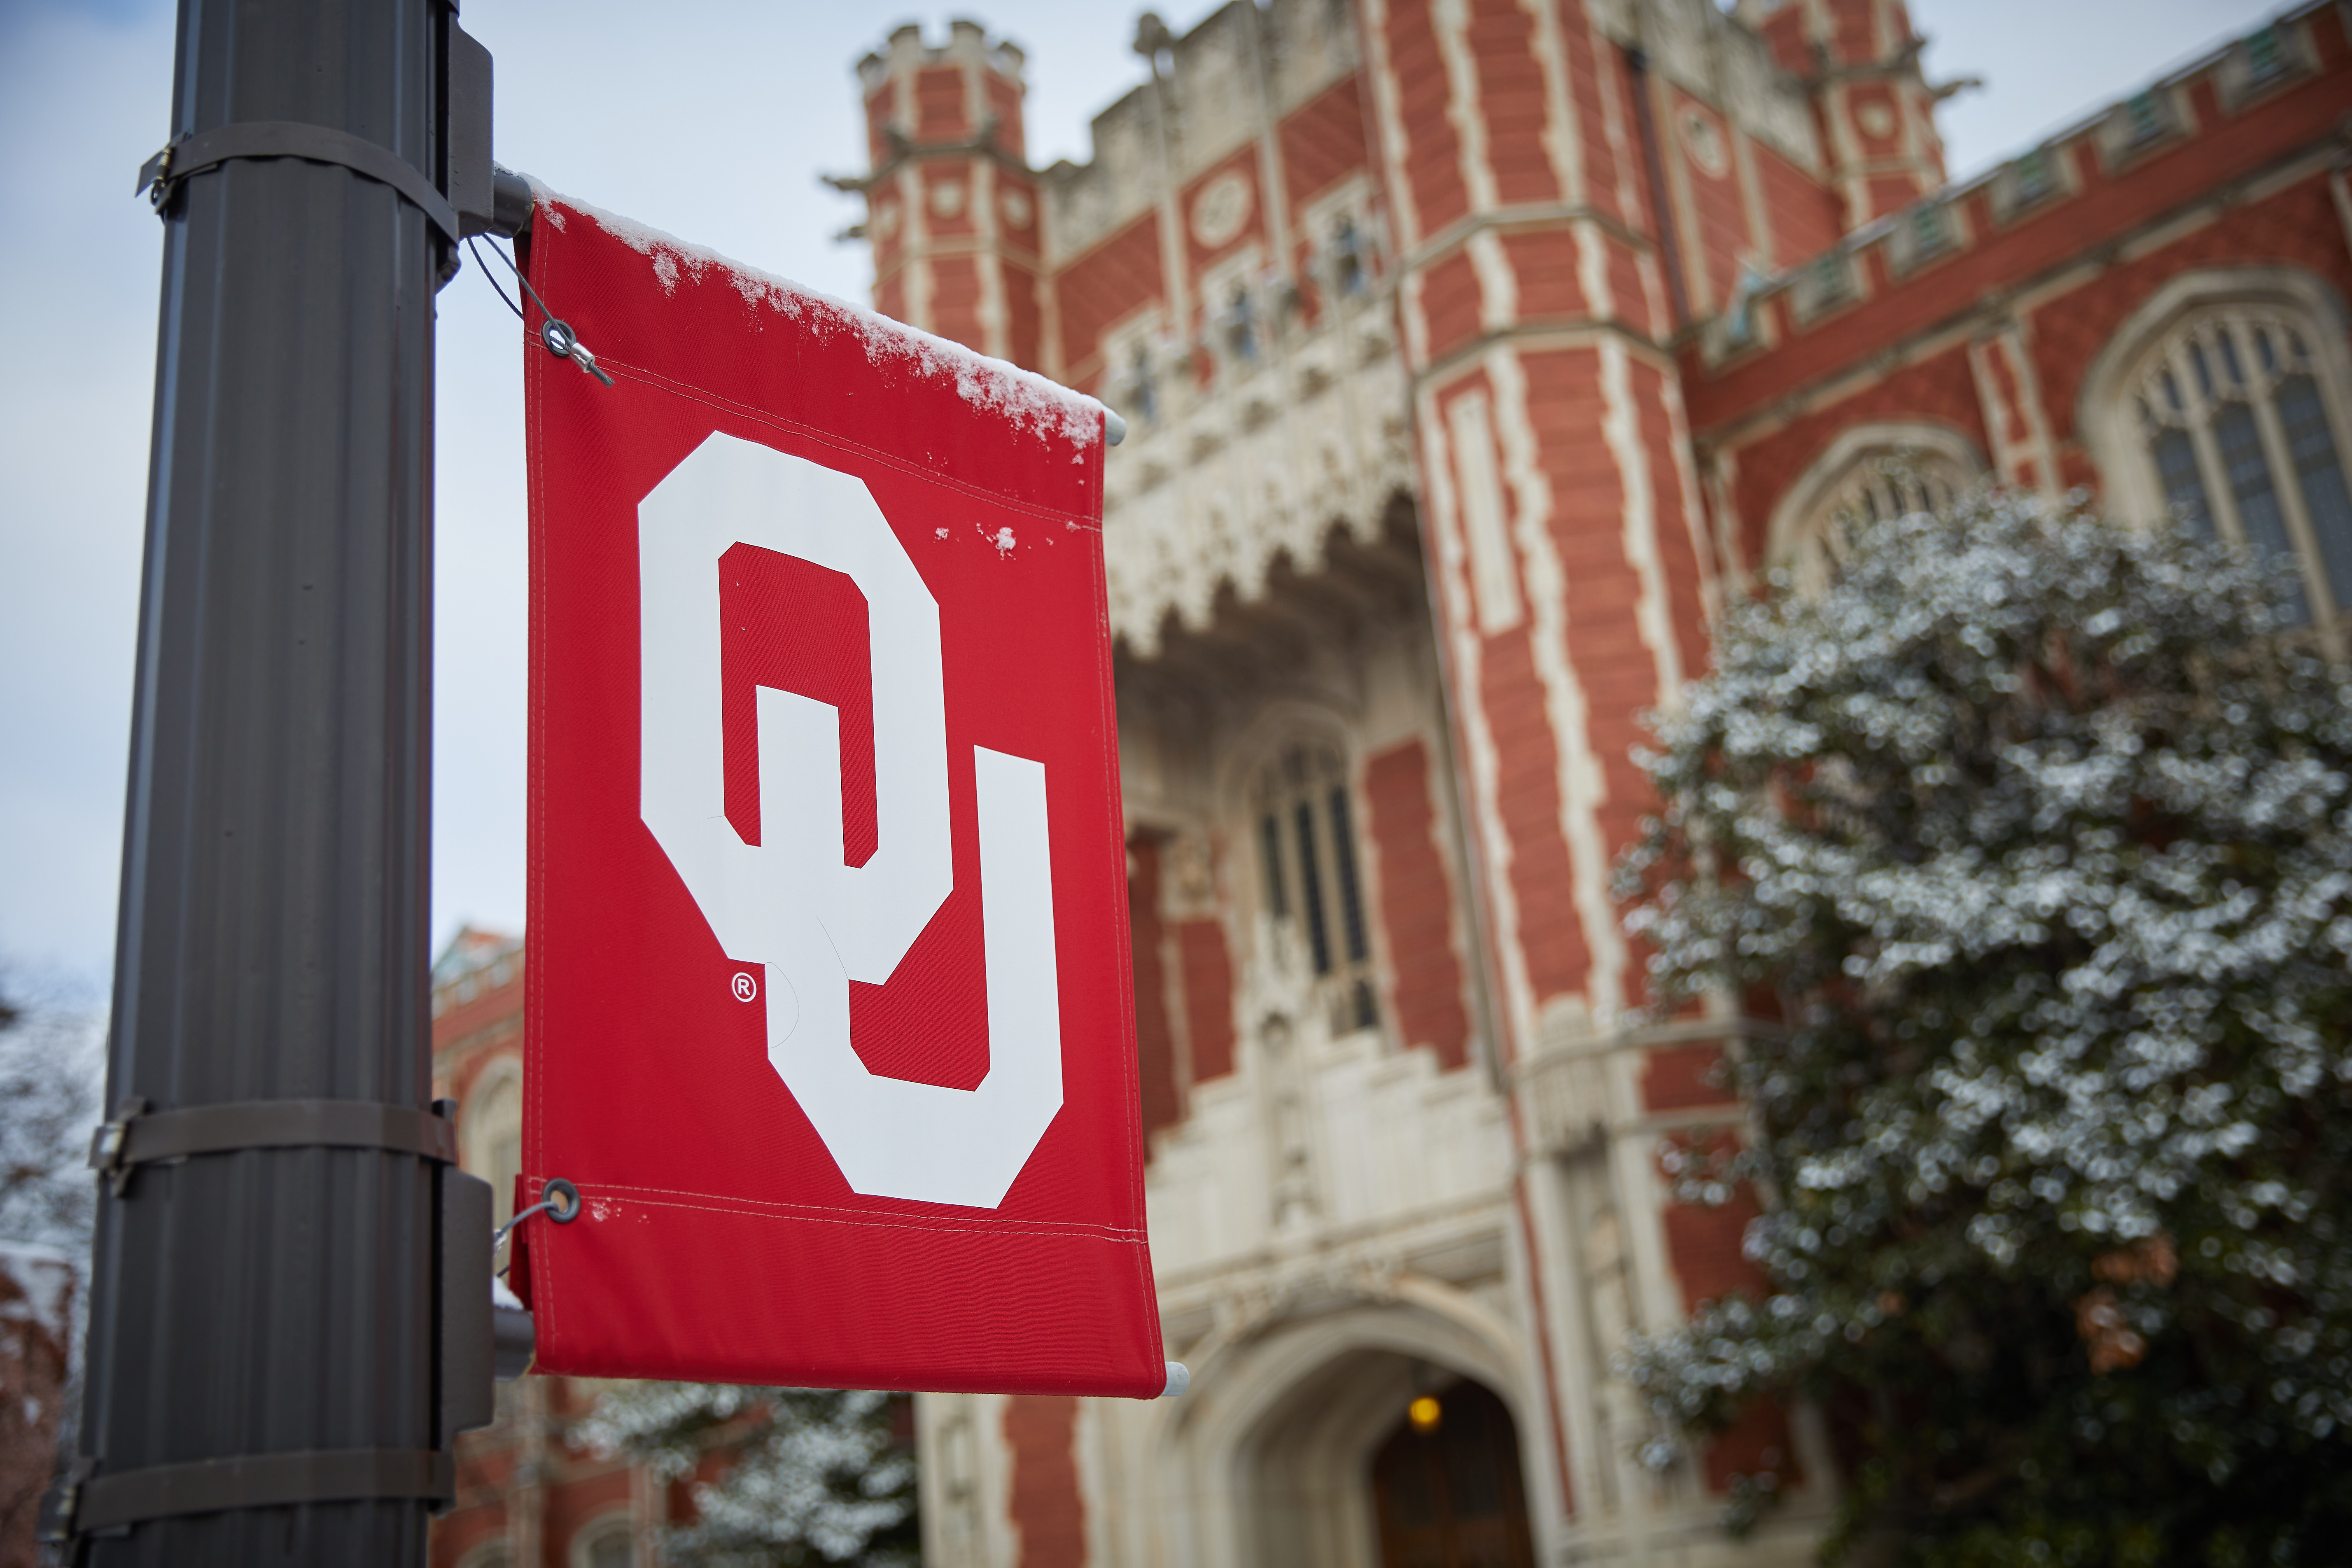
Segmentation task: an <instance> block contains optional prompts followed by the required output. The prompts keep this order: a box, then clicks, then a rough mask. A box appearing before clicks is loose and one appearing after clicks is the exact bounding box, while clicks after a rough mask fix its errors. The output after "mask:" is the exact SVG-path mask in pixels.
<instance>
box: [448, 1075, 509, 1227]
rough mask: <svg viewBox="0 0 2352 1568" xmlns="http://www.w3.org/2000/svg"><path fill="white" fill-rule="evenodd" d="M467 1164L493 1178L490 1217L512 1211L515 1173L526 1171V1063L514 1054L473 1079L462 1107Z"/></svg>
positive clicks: (495, 1219)
mask: <svg viewBox="0 0 2352 1568" xmlns="http://www.w3.org/2000/svg"><path fill="white" fill-rule="evenodd" d="M457 1127H458V1131H459V1134H460V1135H461V1136H462V1138H463V1139H464V1141H465V1149H464V1153H465V1156H466V1168H467V1170H468V1171H470V1172H472V1173H474V1174H475V1175H477V1176H479V1177H481V1178H482V1180H484V1181H486V1182H488V1183H489V1184H490V1213H491V1223H492V1224H494V1225H504V1224H506V1222H507V1220H508V1219H509V1217H510V1216H511V1215H513V1213H514V1187H515V1178H516V1177H517V1176H519V1175H520V1174H521V1173H522V1067H521V1064H520V1063H519V1062H517V1061H515V1060H514V1059H513V1058H506V1059H504V1060H500V1061H497V1062H493V1063H491V1064H490V1066H489V1067H488V1068H484V1069H483V1072H482V1076H481V1077H480V1078H479V1079H476V1080H475V1083H474V1088H473V1091H472V1092H471V1093H469V1094H468V1095H467V1097H466V1103H465V1105H464V1106H463V1107H462V1108H461V1109H460V1110H459V1111H458V1119H457Z"/></svg>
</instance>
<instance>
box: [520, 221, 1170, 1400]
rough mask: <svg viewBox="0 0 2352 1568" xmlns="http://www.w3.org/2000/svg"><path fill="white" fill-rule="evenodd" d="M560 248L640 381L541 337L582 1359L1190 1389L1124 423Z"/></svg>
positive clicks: (546, 606)
mask: <svg viewBox="0 0 2352 1568" xmlns="http://www.w3.org/2000/svg"><path fill="white" fill-rule="evenodd" d="M524 248H525V250H526V256H525V258H524V266H525V270H526V273H527V275H528V276H529V278H530V281H531V284H532V286H533V288H534V289H536V290H537V293H538V297H539V298H540V299H541V300H545V301H547V304H548V306H549V308H551V309H552V310H556V311H558V312H561V313H562V316H563V317H564V319H565V320H566V321H569V322H570V324H571V325H572V327H573V328H574V329H576V330H577V332H578V335H579V338H580V339H581V340H582V341H583V342H585V343H588V344H590V345H593V348H594V350H595V353H596V361H597V363H598V364H599V365H600V366H602V368H603V369H604V371H606V372H607V373H608V374H610V375H611V376H612V378H613V384H612V385H611V386H610V387H607V386H605V385H603V384H600V382H599V381H598V380H597V379H594V378H592V377H590V376H588V375H586V374H582V373H581V371H580V370H579V369H577V368H575V366H574V365H572V364H571V363H566V362H564V361H563V360H561V359H558V358H555V357H553V356H552V355H551V354H550V353H547V352H545V351H543V350H542V349H541V347H540V346H539V340H538V339H537V338H536V337H533V339H532V340H531V342H532V347H530V349H529V350H527V351H526V353H527V359H526V362H525V363H526V366H527V368H526V370H525V374H524V384H525V398H526V405H527V416H528V424H529V445H530V535H531V654H530V658H531V690H530V949H529V958H528V963H529V973H528V984H529V993H528V994H529V999H530V1001H529V1007H528V1009H527V1013H526V1019H527V1023H526V1029H527V1037H526V1042H525V1051H526V1057H525V1060H526V1068H527V1078H526V1082H527V1085H528V1093H527V1095H526V1099H525V1105H524V1114H523V1175H522V1177H521V1180H520V1190H519V1194H518V1199H517V1207H518V1209H519V1210H520V1208H522V1207H525V1206H528V1205H530V1204H533V1203H536V1202H538V1201H539V1200H540V1199H541V1196H542V1195H543V1194H544V1193H545V1191H546V1190H547V1187H548V1184H550V1183H551V1182H555V1181H558V1180H562V1181H567V1182H570V1183H571V1184H572V1185H573V1186H574V1187H576V1189H577V1191H578V1194H579V1198H580V1201H579V1203H578V1204H577V1205H576V1206H575V1207H574V1211H573V1212H574V1215H575V1217H573V1218H572V1219H569V1220H567V1221H565V1222H563V1223H560V1224H559V1223H554V1221H553V1220H552V1218H551V1217H534V1218H533V1219H531V1220H530V1221H529V1222H527V1223H526V1224H525V1225H523V1226H520V1227H519V1229H518V1231H517V1233H516V1235H517V1241H518V1245H517V1255H516V1258H515V1264H514V1268H513V1276H514V1284H515V1288H516V1289H517V1291H518V1292H519V1293H520V1295H521V1296H522V1297H523V1299H524V1300H526V1301H527V1302H528V1303H530V1306H531V1308H532V1310H533V1313H534V1316H535V1319H536V1327H537V1332H538V1363H537V1364H538V1367H539V1369H540V1370H541V1371H543V1372H551V1373H572V1374H577V1375H583V1376H601V1377H665V1378H682V1379H693V1380H699V1381H709V1382H727V1383H761V1384H793V1385H799V1386H804V1387H856V1388H914V1389H940V1390H968V1391H981V1392H988V1391H1003V1392H1037V1393H1066V1394H1129V1395H1135V1396H1139V1397H1150V1396H1153V1395H1157V1394H1161V1393H1163V1392H1164V1391H1166V1390H1167V1389H1168V1388H1169V1387H1170V1386H1171V1383H1181V1373H1179V1372H1176V1371H1175V1370H1174V1369H1171V1367H1170V1366H1169V1365H1168V1363H1165V1362H1164V1361H1163V1360H1162V1359H1161V1355H1162V1352H1161V1347H1160V1323H1159V1311H1158V1306H1157V1302H1156V1300H1155V1298H1154V1294H1153V1289H1152V1279H1151V1262H1150V1251H1149V1248H1148V1247H1147V1245H1146V1241H1145V1237H1144V1213H1143V1174H1142V1164H1143V1162H1142V1147H1141V1137H1140V1129H1139V1110H1138V1095H1137V1088H1136V1076H1135V1065H1134V1064H1135V1016H1134V1005H1133V996H1132V990H1131V981H1130V976H1131V974H1132V973H1133V971H1132V969H1131V967H1130V963H1129V952H1128V927H1127V885H1126V867H1127V858H1126V846H1125V842H1124V835H1123V830H1122V826H1121V817H1120V806H1119V795H1118V739H1117V732H1116V729H1115V725H1114V718H1113V710H1112V696H1111V674H1110V640H1109V621H1108V615H1107V611H1106V606H1105V601H1104V586H1103V567H1102V533H1101V519H1102V462H1103V434H1104V424H1105V416H1104V411H1103V408H1102V406H1101V405H1099V404H1097V403H1096V402H1094V401H1093V400H1092V399H1091V398H1087V397H1083V396H1080V395H1077V394H1076V393H1073V392H1070V391H1068V390H1066V389H1065V388H1062V387H1059V386H1056V385H1055V384H1053V383H1051V382H1048V381H1046V380H1045V379H1044V378H1042V377H1040V376H1036V375H1032V374H1029V373H1027V372H1025V371H1022V370H1018V369H1015V368H1014V367H1013V366H1011V365H1008V364H1004V363H1000V362H998V361H994V360H990V359H986V358H983V357H982V356H981V355H978V354H975V353H971V352H970V351H968V350H966V349H963V348H961V347H959V346H957V345H955V344H952V343H949V342H942V341H940V340H939V339H937V338H933V337H930V336H929V335H928V334H926V333H922V332H919V331H912V330H910V329H908V328H907V327H903V326H900V325H899V324H898V323H897V322H894V321H887V320H885V319H883V318H881V317H878V316H876V315H874V314H872V313H870V312H868V311H865V310H858V309H856V308H855V307H852V306H849V305H845V304H842V303H841V302H839V301H837V300H830V299H826V298H824V296H821V295H817V294H813V293H809V292H806V291H804V290H803V289H797V288H794V287H793V286H792V285H791V284H788V283H784V282H782V281H779V280H777V279H772V278H768V277H765V276H762V275H761V274H759V273H756V272H753V271H751V270H750V269H748V268H743V267H740V266H738V265H735V264H733V263H731V262H729V261H726V260H724V259H722V258H719V257H716V256H713V255H710V254H709V253H708V252H704V251H700V250H698V249H695V248H693V247H688V246H686V245H682V244H680V243H678V242H677V241H676V240H672V239H670V238H667V237H664V236H661V235H656V234H653V233H651V232H649V231H647V230H645V229H642V228H640V227H638V226H635V225H633V224H629V223H627V222H625V221H624V220H621V219H617V218H614V217H612V216H608V215H605V214H602V213H598V212H596V211H595V210H593V208H590V207H587V206H585V205H581V204H579V203H576V202H572V201H570V200H567V199H564V198H561V197H555V196H551V195H547V194H546V193H544V192H542V193H541V194H540V196H539V201H538V205H537V208H536V212H535V215H534V218H533V222H532V225H531V227H530V231H529V235H528V239H527V243H526V244H525V247H524ZM531 325H532V327H533V328H534V330H536V329H537V328H538V327H540V326H541V320H540V318H539V313H538V311H537V310H534V311H533V314H532V319H531Z"/></svg>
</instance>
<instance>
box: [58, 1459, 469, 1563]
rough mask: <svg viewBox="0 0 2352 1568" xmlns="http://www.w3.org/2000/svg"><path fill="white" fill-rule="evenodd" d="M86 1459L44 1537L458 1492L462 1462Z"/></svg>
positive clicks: (62, 1492) (67, 1538) (61, 1493)
mask: <svg viewBox="0 0 2352 1568" xmlns="http://www.w3.org/2000/svg"><path fill="white" fill-rule="evenodd" d="M95 1469H96V1466H95V1465H94V1464H93V1462H92V1461H90V1460H89V1459H87V1458H84V1459H81V1460H79V1461H78V1462H77V1463H76V1464H75V1467H74V1470H73V1473H72V1474H71V1475H69V1476H68V1477H67V1478H66V1481H65V1484H64V1485H63V1486H62V1487H60V1488H59V1489H58V1491H57V1492H56V1493H55V1494H53V1501H52V1503H51V1512H50V1516H49V1517H48V1518H47V1520H45V1521H43V1523H42V1528H41V1539H42V1540H44V1541H47V1542H52V1543H63V1542H71V1541H73V1540H74V1539H75V1538H76V1537H78V1536H83V1535H91V1534H95V1533H97V1532H99V1531H107V1530H121V1529H124V1528H126V1527H128V1526H130V1525H133V1524H138V1523H141V1522H142V1521H146V1520H151V1519H172V1518H176V1517H178V1516H180V1515H183V1514H194V1513H220V1512H223V1511H224V1510H228V1509H236V1508H281V1507H285V1506H287V1505H289V1504H293V1503H306V1502H350V1501H359V1500H367V1499H373V1498H399V1499H408V1498H432V1499H436V1500H447V1499H450V1498H454V1497H455V1496H456V1495H457V1463H456V1461H455V1460H454V1459H453V1458H451V1457H450V1456H449V1455H448V1454H446V1453H441V1452H437V1451H436V1450H434V1449H431V1448H414V1449H412V1448H303V1449H297V1450H295V1451H293V1452H290V1453H283V1454H241V1455H238V1456H236V1458H226V1459H200V1460H197V1461H196V1462H194V1463H193V1464H186V1465H152V1466H149V1467H148V1468H144V1469H137V1470H124V1471H121V1473H119V1474H116V1475H99V1474H95V1473H93V1472H94V1471H95Z"/></svg>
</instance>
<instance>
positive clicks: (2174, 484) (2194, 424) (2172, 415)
mask: <svg viewBox="0 0 2352 1568" xmlns="http://www.w3.org/2000/svg"><path fill="white" fill-rule="evenodd" d="M2346 321H2347V317H2346V313H2345V310H2344V305H2343V302H2342V301H2341V300H2339V299H2338V298H2337V297H2336V293H2335V291H2334V290H2333V289H2330V288H2328V287H2327V285H2326V284H2325V283H2323V282H2322V281H2320V280H2319V279H2317V278H2315V277H2314V276H2312V275H2311V274H2309V273H2307V272H2304V271H2302V270H2300V269H2298V268H2292V267H2231V268H2213V269H2211V270H2209V271H2203V272H2191V273H2187V274H2184V275H2182V276H2180V277H2178V278H2175V279H2171V280H2170V281H2169V282H2168V283H2166V284H2165V285H2164V287H2163V288H2161V289H2158V290H2157V291H2156V292H2155V293H2154V294H2153V295H2151V296H2150V297H2149V298H2148V300H2147V301H2146V302H2145V303H2144V304H2142V305H2141V306H2140V308H2139V309H2138V310H2136V311H2134V312H2133V314H2132V316H2131V319H2130V320H2128V321H2126V322H2125V323H2124V324H2123V326H2122V327H2120V328H2119V329H2118V330H2117V331H2116V334H2115V335H2114V337H2112V338H2110V339H2109V340H2108V342H2107V343H2106V346H2105V347H2104V348H2102V349H2101V350H2100V351H2099V353H2098V354H2097V355H2096V356H2095V358H2094V359H2093V360H2092V362H2091V364H2090V367H2089V370H2088V372H2087V373H2086V374H2085V375H2084V378H2083V392H2082V402H2081V405H2080V416H2081V423H2082V426H2083V428H2084V430H2085V431H2086V432H2087V433H2088V434H2089V436H2090V437H2091V441H2092V445H2093V448H2094V453H2095V456H2096V458H2098V463H2099V471H2100V476H2101V479H2102V480H2103V482H2104V483H2105V488H2106V490H2107V500H2108V504H2109V505H2110V506H2111V507H2113V508H2114V510H2116V512H2117V513H2118V514H2120V515H2121V516H2123V517H2126V518H2127V519H2129V520H2131V521H2134V522H2137V523H2141V524H2155V523H2158V522H2162V521H2167V520H2168V519H2170V518H2179V520H2180V521H2181V522H2182V524H2183V525H2184V526H2186V527H2189V528H2192V529H2195V530H2197V531H2199V532H2200V533H2202V534H2204V535H2206V536H2207V537H2209V538H2219V539H2223V540H2227V541H2229V542H2231V543H2232V544H2234V545H2237V546H2239V547H2241V548H2243V549H2246V550H2250V551H2255V552H2260V553H2262V554H2264V555H2268V556H2273V557H2278V558H2283V559H2284V560H2287V561H2291V562H2293V563H2294V565H2295V566H2296V568H2297V569H2298V572H2299V574H2300V582H2301V593H2300V595H2298V599H2297V602H2296V603H2295V604H2294V605H2293V606H2291V607H2292V609H2293V611H2294V613H2295V614H2296V615H2297V616H2299V617H2301V618H2303V619H2305V620H2311V621H2316V622H2317V623H2319V625H2320V626H2321V627H2322V634H2323V636H2325V637H2328V638H2330V639H2331V640H2334V639H2336V638H2338V637H2340V634H2339V632H2338V631H2337V630H2336V622H2337V621H2339V620H2340V619H2341V618H2342V617H2344V616H2347V614H2352V489H2347V476H2346V472H2345V467H2346V462H2347V458H2352V353H2347V348H2346V341H2345V328H2346Z"/></svg>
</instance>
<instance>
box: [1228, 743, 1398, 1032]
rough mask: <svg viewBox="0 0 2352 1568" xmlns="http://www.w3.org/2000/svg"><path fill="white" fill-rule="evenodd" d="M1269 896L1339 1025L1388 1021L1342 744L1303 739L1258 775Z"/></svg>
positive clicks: (1256, 810)
mask: <svg viewBox="0 0 2352 1568" xmlns="http://www.w3.org/2000/svg"><path fill="white" fill-rule="evenodd" d="M1249 801H1250V809H1251V816H1252V818H1253V820H1254V825H1255V826H1254V830H1253V831H1254V837H1255V840H1256V843H1257V856H1258V866H1259V873H1260V875H1261V877H1262V878H1263V893H1262V896H1263V898H1264V899H1265V911H1266V914H1267V916H1268V918H1269V919H1271V920H1272V921H1273V922H1274V924H1275V927H1276V931H1277V932H1278V933H1280V934H1281V935H1282V936H1283V937H1284V938H1285V939H1286V941H1287V942H1289V943H1290V945H1291V948H1292V951H1293V952H1297V953H1299V954H1301V955H1302V956H1303V957H1304V958H1305V960H1306V964H1307V969H1308V971H1309V973H1311V974H1312V975H1313V976H1314V982H1315V989H1316V993H1317V994H1318V999H1319V1000H1321V1001H1322V1002H1323V1004H1324V1005H1327V1006H1328V1008H1329V1009H1330V1017H1331V1030H1332V1033H1334V1034H1346V1033H1349V1032H1350V1031H1352V1030H1356V1029H1369V1028H1371V1027H1373V1026H1376V1025H1377V1024H1378V1023H1379V1022H1380V1005H1379V1002H1378V1000H1377V998H1376V994H1375V992H1374V990H1373V982H1372V952H1371V932H1370V927H1369V925H1368V924H1367V922H1366V919H1365V909H1364V889H1363V879H1362V876H1361V874H1360V869H1359V868H1360V856H1359V854H1358V851H1357V845H1356V826H1355V808H1354V804H1353V802H1352V800H1351V798H1350V796H1349V783H1348V767H1347V763H1346V760H1345V758H1344V757H1343V756H1342V755H1341V753H1340V751H1339V747H1338V746H1336V745H1335V744H1333V743H1331V742H1328V741H1322V740H1293V741H1290V742H1286V743H1284V744H1283V745H1282V746H1280V747H1278V748H1277V749H1276V752H1275V754H1274V755H1273V757H1272V758H1270V759H1269V760H1268V761H1267V762H1266V763H1265V765H1264V766H1263V767H1261V768H1260V769H1259V770H1258V772H1257V773H1256V775H1255V778H1254V779H1253V780H1252V781H1251V784H1250V792H1249Z"/></svg>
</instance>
